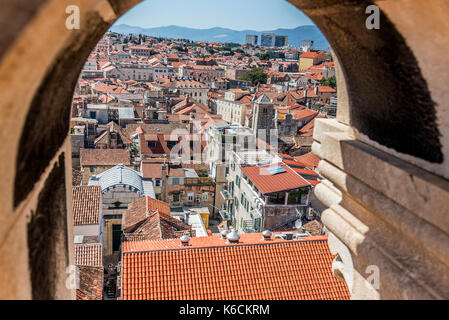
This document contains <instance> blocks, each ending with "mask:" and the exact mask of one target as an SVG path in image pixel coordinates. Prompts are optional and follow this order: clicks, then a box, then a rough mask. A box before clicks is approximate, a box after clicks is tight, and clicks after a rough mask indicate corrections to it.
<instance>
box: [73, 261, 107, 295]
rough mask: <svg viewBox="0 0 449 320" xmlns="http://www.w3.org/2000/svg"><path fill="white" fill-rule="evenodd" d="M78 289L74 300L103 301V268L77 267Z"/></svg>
mask: <svg viewBox="0 0 449 320" xmlns="http://www.w3.org/2000/svg"><path fill="white" fill-rule="evenodd" d="M78 269H79V288H78V289H76V300H102V299H103V277H104V270H103V267H87V266H79V267H78Z"/></svg>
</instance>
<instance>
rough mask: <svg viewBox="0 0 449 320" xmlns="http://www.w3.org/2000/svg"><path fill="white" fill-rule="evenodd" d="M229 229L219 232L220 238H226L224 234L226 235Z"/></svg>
mask: <svg viewBox="0 0 449 320" xmlns="http://www.w3.org/2000/svg"><path fill="white" fill-rule="evenodd" d="M228 233H229V231H228V230H223V231H222V232H220V234H221V237H220V239H226V236H227V235H228Z"/></svg>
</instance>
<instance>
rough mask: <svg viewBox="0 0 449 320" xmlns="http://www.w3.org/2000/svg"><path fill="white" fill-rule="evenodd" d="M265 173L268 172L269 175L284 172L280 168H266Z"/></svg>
mask: <svg viewBox="0 0 449 320" xmlns="http://www.w3.org/2000/svg"><path fill="white" fill-rule="evenodd" d="M267 171H268V172H269V173H270V174H271V175H273V174H278V173H283V172H286V171H285V169H284V168H282V166H276V167H268V168H267Z"/></svg>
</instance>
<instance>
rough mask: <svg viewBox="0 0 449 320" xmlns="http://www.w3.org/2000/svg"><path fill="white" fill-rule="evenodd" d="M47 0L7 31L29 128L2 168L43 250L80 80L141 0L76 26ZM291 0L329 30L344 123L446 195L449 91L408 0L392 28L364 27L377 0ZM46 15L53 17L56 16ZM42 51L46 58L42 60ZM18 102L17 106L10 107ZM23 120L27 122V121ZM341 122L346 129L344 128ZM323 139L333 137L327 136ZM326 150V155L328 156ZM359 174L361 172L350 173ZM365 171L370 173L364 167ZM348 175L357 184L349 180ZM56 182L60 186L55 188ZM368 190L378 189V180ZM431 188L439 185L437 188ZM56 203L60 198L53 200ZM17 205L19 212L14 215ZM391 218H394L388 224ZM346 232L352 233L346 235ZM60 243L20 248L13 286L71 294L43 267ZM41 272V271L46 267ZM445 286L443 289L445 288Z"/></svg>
mask: <svg viewBox="0 0 449 320" xmlns="http://www.w3.org/2000/svg"><path fill="white" fill-rule="evenodd" d="M44 2H45V6H44V5H43V2H39V1H36V2H35V3H33V5H29V6H28V8H29V10H27V11H26V12H22V13H21V14H20V15H19V16H20V19H17V20H16V21H15V22H14V23H13V24H12V26H11V28H10V29H9V30H10V31H9V33H8V34H6V36H4V37H3V38H2V39H1V42H2V43H5V45H4V46H2V48H4V49H3V50H2V51H0V57H1V59H2V65H1V69H0V75H1V76H2V77H1V81H2V83H4V84H7V85H5V88H11V90H10V92H6V93H5V94H4V97H5V99H4V106H5V107H4V108H2V116H4V119H6V121H5V127H4V129H5V130H8V131H9V132H11V131H13V130H14V129H16V130H15V131H17V132H20V134H17V135H13V138H12V139H10V141H7V142H6V148H5V150H3V151H2V159H4V160H2V161H4V163H5V166H4V168H2V173H4V177H5V180H6V181H7V182H5V190H6V192H5V194H4V195H3V197H4V198H3V200H4V202H5V203H6V204H7V209H6V210H5V211H6V212H7V214H10V216H7V217H5V221H6V223H5V226H6V227H10V226H12V225H14V224H16V222H17V225H20V226H26V225H28V226H31V227H30V228H31V229H30V228H29V229H28V244H25V243H24V242H23V240H22V241H19V240H18V241H17V243H22V248H23V249H24V248H28V246H29V245H30V244H33V243H34V244H37V245H36V246H35V248H37V249H39V248H46V247H48V246H47V244H48V242H46V241H47V238H46V237H43V236H42V232H41V230H44V228H43V225H44V224H47V223H48V221H47V222H45V221H43V222H40V221H36V220H33V218H32V216H33V214H37V215H38V216H40V215H44V216H45V217H47V218H48V219H50V220H51V221H52V224H53V225H60V223H63V222H64V221H67V220H66V218H67V211H66V208H67V204H66V202H67V200H70V195H68V194H66V192H65V191H64V190H66V187H67V186H68V185H69V182H68V181H66V183H65V184H60V185H58V184H56V183H52V181H55V180H53V179H54V177H57V178H61V179H62V178H64V177H62V176H60V175H61V172H66V177H67V178H68V180H69V181H70V178H69V177H70V175H69V174H68V168H67V164H68V163H70V162H69V161H68V160H67V157H68V153H67V152H69V151H68V148H67V147H68V142H67V133H68V128H69V120H68V118H67V117H66V115H67V114H69V110H70V101H71V97H72V92H73V88H74V87H75V84H76V81H77V78H78V74H79V72H80V70H81V67H82V65H83V63H84V61H85V59H86V58H87V56H88V55H89V53H90V50H91V49H92V48H93V47H94V45H95V44H96V42H97V41H98V40H99V39H100V37H101V36H102V35H103V34H104V32H106V30H107V28H108V27H109V26H110V25H111V24H112V23H113V22H114V21H115V20H116V19H117V17H119V16H120V15H122V14H123V13H125V12H126V11H127V10H129V9H130V8H131V7H132V6H133V5H135V4H136V3H137V2H139V1H118V0H110V1H100V2H96V3H95V4H93V3H89V4H87V3H84V2H83V3H80V7H81V8H82V10H81V28H80V29H79V30H76V31H68V30H63V29H62V28H54V27H55V26H58V25H61V24H63V23H64V21H65V18H66V15H65V14H64V12H65V8H66V6H67V5H68V3H65V2H64V1H50V0H49V1H44ZM80 2H82V1H80ZM291 2H292V3H293V4H294V5H295V6H296V7H298V8H299V9H301V10H302V11H303V12H305V13H306V14H307V15H308V16H309V17H310V18H311V19H312V20H313V21H314V22H315V23H316V25H317V26H318V27H319V28H320V30H321V31H322V32H323V33H324V34H325V36H326V37H327V39H328V40H329V42H330V44H331V46H332V48H333V50H334V52H335V56H336V58H337V60H338V63H339V65H340V67H341V69H340V72H339V73H338V74H337V81H338V87H339V95H340V96H339V106H338V109H337V110H338V114H337V120H338V122H339V123H341V124H344V125H349V126H351V127H352V129H356V130H357V132H356V137H357V138H358V139H360V140H362V141H364V142H365V143H366V144H367V145H369V146H370V147H373V148H378V149H380V150H381V151H379V152H385V151H390V153H391V154H393V156H395V157H398V158H399V159H400V160H398V161H399V162H398V163H399V164H398V165H397V167H400V168H401V169H403V168H406V169H407V170H408V171H409V172H413V173H412V174H410V177H411V179H412V183H414V182H413V177H420V178H421V177H422V176H423V175H425V173H423V172H421V171H420V170H421V168H424V170H427V171H430V172H432V173H433V174H430V175H431V177H430V178H429V179H428V181H430V184H431V185H434V186H438V188H437V189H438V190H437V191H438V192H440V193H439V194H440V195H442V194H444V192H446V191H447V183H446V180H443V181H442V180H441V179H440V177H438V175H439V176H442V177H446V178H447V170H446V169H445V166H444V162H443V161H445V160H446V158H445V157H444V154H447V153H446V152H445V151H444V150H446V149H447V148H446V145H445V144H444V143H442V142H441V141H440V135H441V134H446V132H447V130H446V124H447V122H446V121H447V119H446V118H445V117H440V119H439V120H440V121H441V123H442V124H441V125H437V123H436V116H437V110H436V106H437V105H438V104H441V101H442V100H441V99H442V97H443V96H441V95H439V93H437V94H433V95H432V96H431V93H430V91H431V90H429V87H428V86H429V84H428V83H429V82H430V83H431V85H432V86H433V87H436V88H437V86H436V85H435V79H432V77H431V76H429V75H428V74H427V73H426V74H425V76H424V75H423V71H422V70H423V69H421V68H422V67H420V66H424V67H425V68H427V67H428V66H429V60H426V59H425V58H423V57H422V54H421V52H420V51H418V50H417V49H416V41H417V40H416V39H419V37H417V38H413V37H412V36H411V35H410V29H409V26H407V25H406V24H405V23H404V22H403V19H402V18H400V17H399V15H398V11H397V9H398V8H397V7H395V6H394V5H390V2H391V1H384V2H385V4H384V5H382V6H381V9H382V10H381V11H380V12H381V21H382V27H381V28H380V29H379V30H368V29H366V28H363V27H361V26H363V25H365V19H366V13H365V10H366V7H367V6H368V5H371V4H372V2H371V1H354V2H350V3H347V2H343V3H340V2H339V1H308V0H303V1H300V0H298V1H291ZM436 2H437V1H436ZM437 7H438V4H434V5H431V6H429V8H428V9H426V10H427V11H425V12H428V10H435V8H437ZM405 9H406V12H407V15H409V16H414V14H415V12H416V11H419V9H421V7H420V6H419V4H417V2H416V1H414V2H413V4H409V5H408V6H406V8H405ZM14 10H17V7H12V6H11V7H7V8H6V9H5V10H4V11H3V12H4V13H6V14H8V13H13V12H15V11H14ZM385 12H387V13H385ZM390 19H391V20H390ZM45 20H47V22H46V23H45ZM36 32H41V34H45V35H48V44H49V45H50V46H51V48H50V49H48V55H46V56H45V57H40V56H39V52H42V50H43V49H44V47H42V46H41V45H40V44H39V43H38V42H37V41H36V40H35V39H34V37H33V33H36ZM406 39H408V41H406ZM13 40H14V42H13ZM410 46H412V48H411V47H410ZM418 53H419V55H418ZM33 57H36V59H32V58H33ZM37 57H39V58H37ZM21 59H25V61H28V62H27V63H26V67H25V66H20V63H19V62H20V61H21ZM18 65H19V67H18ZM13 70H15V71H13ZM30 70H32V71H31V72H30ZM19 79H20V80H19ZM23 79H25V80H23ZM20 81H23V83H22V86H23V88H25V89H24V92H23V94H21V95H20V96H18V97H17V96H15V95H17V93H19V92H20V90H19V89H18V87H19V83H20ZM433 97H434V98H433ZM432 98H433V99H432ZM434 100H435V101H434ZM409 105H413V108H412V109H411V108H409ZM9 106H11V108H8V107H9ZM10 112H13V113H15V112H16V117H17V120H18V123H19V125H16V126H11V125H10V124H8V121H9V119H10V115H8V113H10ZM42 119H45V121H43V120H42ZM324 125H325V124H324V123H323V126H324ZM17 127H18V128H20V130H17ZM13 128H14V129H13ZM331 129H332V130H334V131H339V130H335V128H331ZM337 129H338V128H337ZM5 132H6V131H5ZM2 133H3V131H2ZM5 137H6V133H5ZM321 138H323V140H318V139H321ZM316 140H317V141H319V142H321V147H322V148H323V146H325V145H328V146H332V144H331V143H330V142H329V140H325V138H324V137H317V139H316ZM350 146H351V145H350V144H349V146H348V145H345V146H344V148H350ZM321 151H323V155H324V157H326V158H327V159H330V158H331V157H330V156H329V155H327V154H326V152H328V153H330V152H331V150H330V149H327V150H321ZM323 155H321V154H320V156H321V157H322V158H323ZM377 159H381V160H380V167H381V165H382V163H384V162H388V161H386V160H385V158H384V154H379V155H378V157H377ZM382 160H384V162H382ZM404 160H405V161H408V162H409V163H413V164H414V165H416V166H418V169H416V168H415V167H413V166H411V168H408V167H407V166H406V165H407V163H405V162H404ZM324 163H325V164H328V163H330V165H336V166H338V167H340V168H345V167H350V168H351V170H354V172H355V171H357V170H359V173H360V175H361V176H363V174H366V172H367V171H369V170H370V169H368V170H365V169H366V168H365V169H364V168H360V167H358V166H357V165H353V159H351V158H347V157H345V158H344V159H334V161H330V162H329V161H327V162H324ZM389 163H392V162H389ZM404 163H405V164H404ZM442 163H443V165H441V164H442ZM351 165H353V167H351ZM407 170H406V171H407ZM416 170H417V171H416ZM387 171H388V170H387ZM328 177H329V179H330V180H332V181H333V182H335V181H339V180H338V179H339V177H332V174H330V173H329V174H328ZM351 178H353V176H350V177H349V178H348V179H349V180H350V179H351ZM357 178H358V179H360V176H357ZM59 181H61V180H59ZM345 181H346V183H347V180H345ZM344 185H345V182H343V183H342V185H338V188H339V189H344V188H345V186H344ZM347 186H348V185H346V187H347ZM389 187H390V186H387V187H386V188H389ZM51 188H53V189H54V190H53V191H54V192H50V191H48V190H49V189H51ZM380 188H382V187H380ZM361 190H362V189H358V190H350V191H351V192H352V195H354V193H356V192H359V193H360V198H362V197H363V194H364V193H363V191H361ZM367 190H368V191H371V189H369V188H368V189H367ZM427 190H431V191H434V192H436V191H435V190H433V189H431V188H430V189H427ZM346 191H347V190H346ZM378 191H379V190H378ZM402 191H404V190H402ZM380 192H381V193H382V191H380ZM428 192H430V191H428ZM388 196H389V195H387V197H388ZM404 197H405V198H404ZM406 198H407V197H406V196H404V195H403V193H402V194H401V195H398V196H397V197H396V198H394V197H393V202H394V205H398V204H399V207H401V206H402V207H404V206H405V207H406V206H407V205H406V204H404V203H405V202H406V200H404V199H406ZM442 201H443V200H440V201H439V202H438V201H437V204H436V205H435V206H437V207H438V205H441V206H440V207H439V208H440V209H442V208H444V207H443V206H442V205H443V204H444V201H443V202H442ZM50 203H51V205H46V204H50ZM357 205H359V206H360V205H362V206H366V203H363V201H362V202H358V203H357V201H356V203H352V204H351V206H352V207H354V206H357ZM392 205H393V204H392ZM434 208H435V207H432V208H431V209H434ZM407 209H408V210H409V211H413V208H409V207H407ZM426 210H429V209H426V207H425V206H424V212H427V211H426ZM57 211H59V212H63V213H60V214H59V215H56V216H55V217H54V218H52V217H51V213H56V212H57ZM398 211H400V208H398ZM50 212H51V213H50ZM30 213H33V214H30ZM14 214H16V216H18V217H14V216H13V215H14ZM27 215H30V217H31V224H29V223H28V221H27V220H26V216H27ZM422 216H423V215H422ZM359 218H360V217H359ZM421 218H423V219H424V220H426V221H430V224H431V225H432V227H435V226H438V223H437V222H438V221H442V220H441V216H440V215H436V216H433V215H432V216H431V217H421ZM367 220H369V219H367ZM387 224H388V223H387ZM390 227H391V226H390V225H388V226H387V227H386V229H388V228H390ZM439 228H440V229H441V230H442V231H443V234H444V235H445V236H446V235H447V226H446V224H442V225H440V226H439ZM26 229H27V228H26V227H22V229H20V230H19V232H18V235H17V237H16V238H14V237H12V238H11V239H24V238H26V237H24V236H25V233H26V231H25V230H26ZM65 232H67V230H65V231H64V232H62V233H58V235H53V236H55V237H59V236H60V237H62V238H65V239H67V237H68V235H67V234H65ZM69 238H70V236H69ZM341 238H344V237H343V236H341ZM12 241H14V240H12ZM39 241H41V242H40V243H39ZM60 245H61V244H60V243H59V244H58V245H55V247H53V249H52V250H49V251H48V255H47V256H45V259H44V262H39V260H38V259H36V257H37V256H38V255H39V254H40V253H42V252H38V251H33V250H31V251H30V252H29V255H28V254H22V255H20V257H21V258H20V259H19V258H18V259H17V260H16V261H21V262H22V264H23V265H26V262H25V261H27V260H28V259H29V261H30V265H29V269H30V276H31V284H32V285H30V283H28V282H27V281H25V282H24V281H22V282H19V283H25V286H23V288H22V289H18V288H17V286H14V285H12V286H11V288H13V289H11V292H13V294H14V295H16V296H21V295H22V296H25V297H26V296H30V292H33V294H35V295H36V296H41V295H42V296H45V297H49V298H53V297H58V296H66V295H65V294H64V293H61V292H60V291H58V289H57V288H56V287H57V286H56V285H55V283H56V282H57V279H58V276H54V275H55V273H50V272H49V273H48V274H47V275H46V276H45V277H43V276H42V272H41V270H42V269H40V268H41V267H44V269H47V270H48V269H52V268H53V267H54V266H55V265H58V263H59V262H57V261H55V260H57V259H56V257H58V258H59V257H66V256H67V254H61V252H62V251H63V250H64V249H61V248H60V247H59V246H60ZM64 246H65V247H67V246H70V244H67V245H65V244H63V247H64ZM418 246H419V244H418ZM351 249H352V250H355V249H354V248H351ZM61 250H62V251H61ZM67 251H68V250H67ZM44 253H45V252H44ZM45 254H47V253H45ZM59 254H61V255H59ZM67 259H69V257H67ZM34 263H36V264H35V265H34ZM48 263H50V264H51V265H52V267H50V266H49V265H48ZM67 264H68V263H67ZM7 267H8V265H7ZM9 267H10V266H9ZM25 269H27V267H26V266H25V267H24V268H23V270H25ZM62 269H63V268H62V267H61V266H59V268H58V272H57V273H60V271H61V270H62ZM53 270H54V269H53ZM439 270H440V271H442V272H444V270H445V269H444V268H443V267H441V268H440V269H439ZM38 271H39V274H40V275H37V273H38ZM25 272H27V271H25ZM52 272H53V271H52ZM40 281H42V283H40ZM432 281H433V279H429V282H430V283H432ZM38 285H41V289H40V290H42V291H40V292H37V291H34V290H35V288H37V286H38ZM55 286H56V287H55ZM422 286H423V287H426V286H425V285H422ZM30 287H32V289H30ZM420 288H421V287H420ZM438 289H440V288H438ZM438 289H437V293H438V292H441V291H438ZM430 292H431V290H430ZM434 296H438V294H435V295H434Z"/></svg>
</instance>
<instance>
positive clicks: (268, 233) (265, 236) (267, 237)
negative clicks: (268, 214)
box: [262, 230, 271, 241]
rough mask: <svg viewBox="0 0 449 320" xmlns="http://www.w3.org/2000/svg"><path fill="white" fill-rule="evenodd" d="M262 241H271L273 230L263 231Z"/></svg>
mask: <svg viewBox="0 0 449 320" xmlns="http://www.w3.org/2000/svg"><path fill="white" fill-rule="evenodd" d="M262 236H263V237H262V241H269V240H271V231H270V230H265V231H264V232H262Z"/></svg>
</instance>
